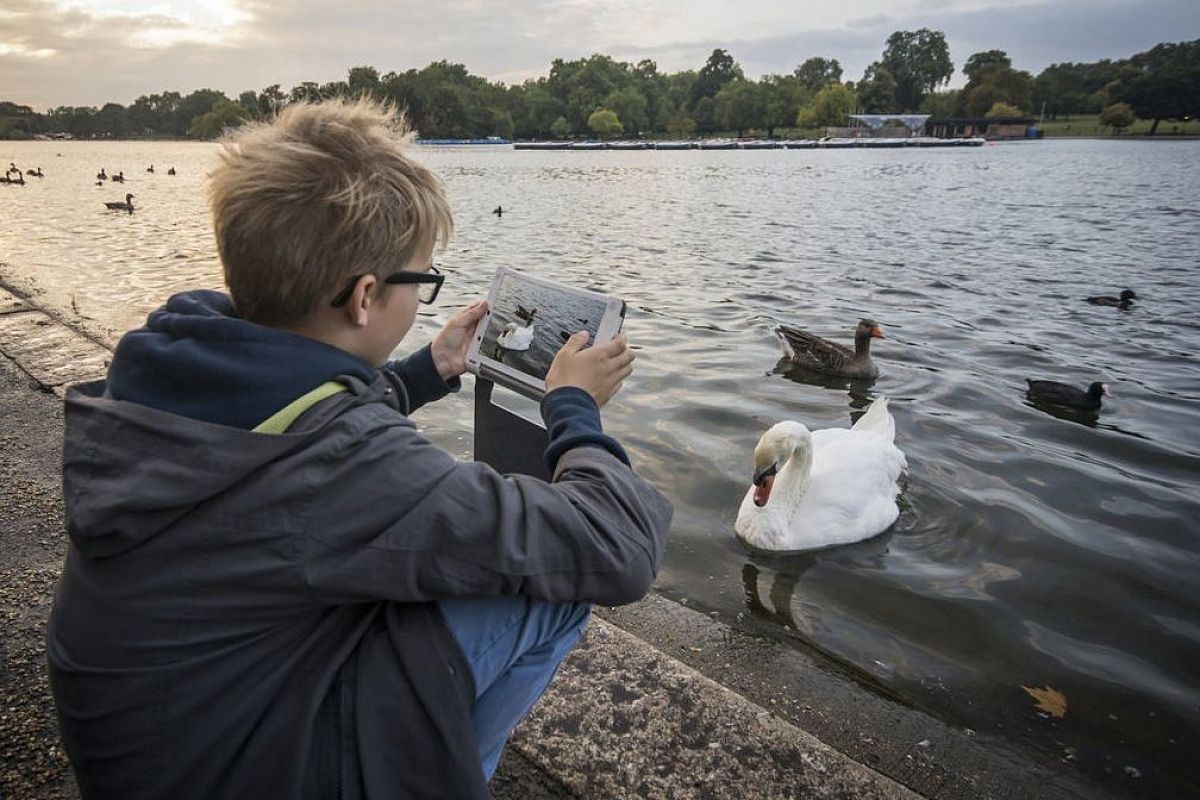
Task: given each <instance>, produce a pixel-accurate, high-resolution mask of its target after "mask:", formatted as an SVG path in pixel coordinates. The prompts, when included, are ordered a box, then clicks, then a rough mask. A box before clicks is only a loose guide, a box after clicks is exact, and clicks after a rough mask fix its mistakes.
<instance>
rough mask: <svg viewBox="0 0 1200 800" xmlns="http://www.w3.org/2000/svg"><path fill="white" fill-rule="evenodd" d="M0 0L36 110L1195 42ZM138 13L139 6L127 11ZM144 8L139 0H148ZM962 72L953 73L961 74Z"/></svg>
mask: <svg viewBox="0 0 1200 800" xmlns="http://www.w3.org/2000/svg"><path fill="white" fill-rule="evenodd" d="M845 5H848V4H841V5H839V4H830V3H823V2H794V1H793V2H786V3H780V2H777V1H776V0H738V1H737V2H731V1H730V0H659V2H646V1H644V0H508V2H505V3H493V2H486V0H443V1H442V2H437V3H434V2H417V0H397V1H396V2H379V1H378V0H343V1H342V2H338V3H328V2H324V0H298V2H286V0H203V2H196V0H193V2H184V0H156V2H153V3H145V2H141V3H139V2H135V0H108V2H101V1H100V0H59V1H58V2H52V1H51V0H5V2H4V7H3V9H0V86H3V87H5V88H4V90H3V91H4V92H5V94H6V95H7V96H5V97H0V99H6V100H12V101H15V102H21V103H26V104H29V105H33V106H35V107H37V108H46V107H49V106H51V105H63V104H72V105H85V104H86V105H100V104H102V103H104V102H107V101H116V102H120V103H123V104H128V103H130V102H132V101H133V100H134V99H135V98H136V97H137V96H139V95H142V94H147V93H152V92H158V91H162V90H164V89H171V90H176V91H180V92H188V91H191V90H193V89H196V88H202V87H211V88H215V89H221V90H223V91H225V92H227V93H228V94H231V95H235V94H236V93H238V92H239V91H241V90H243V89H251V88H253V89H259V88H262V87H263V86H266V85H269V84H272V83H279V84H281V85H282V86H283V87H284V88H285V89H287V88H290V87H291V86H294V85H295V84H297V83H299V82H300V81H303V80H312V81H317V82H325V81H330V80H342V79H345V77H346V73H347V71H348V70H349V68H350V67H353V66H362V65H370V66H374V67H376V68H378V69H379V70H380V72H388V71H392V70H396V71H403V70H405V69H409V68H414V67H417V68H419V67H422V66H424V65H426V64H428V63H429V62H431V61H435V60H442V59H446V60H449V61H454V62H458V63H462V64H465V65H466V67H467V68H468V69H469V70H470V71H472V72H473V73H475V74H479V75H484V76H486V77H488V78H491V79H494V80H505V81H508V82H513V81H519V80H522V79H524V78H527V77H531V76H536V75H544V74H546V73H547V72H548V70H549V67H550V62H551V61H552V60H553V59H554V58H566V59H572V58H581V57H585V56H587V55H589V54H591V53H595V52H602V53H608V54H610V55H612V56H614V57H616V58H618V59H621V60H628V61H637V60H640V59H642V58H650V59H653V60H654V61H656V62H657V63H658V65H659V68H660V69H662V70H664V71H672V72H673V71H677V70H681V69H695V68H699V67H700V66H701V65H702V64H703V63H704V60H705V59H706V58H707V57H708V55H709V53H710V52H711V51H712V50H713V49H714V48H717V47H722V48H725V49H727V50H729V51H730V52H731V53H732V54H733V55H734V57H735V58H737V59H738V61H739V62H740V63H741V64H742V66H743V68H744V69H745V70H746V72H747V73H748V74H749V75H751V76H757V75H761V74H764V73H769V72H790V71H791V70H792V69H794V68H795V66H796V65H797V64H799V63H800V62H801V61H803V60H804V59H805V58H808V57H809V56H814V55H822V56H827V57H833V58H837V59H838V60H839V61H840V62H841V64H842V66H843V67H844V69H845V74H846V77H847V78H850V79H856V78H858V77H859V76H860V75H862V71H863V69H864V68H865V67H866V66H867V64H869V63H870V62H871V61H874V60H875V59H877V58H878V57H879V54H880V53H881V52H882V50H883V46H884V41H885V40H886V38H887V36H888V35H889V34H890V33H891V32H892V31H894V30H900V29H905V30H910V29H915V28H920V27H930V28H934V29H937V30H942V31H945V33H946V36H947V39H948V41H949V43H950V47H951V56H952V58H953V60H954V62H955V63H956V64H958V65H961V64H962V63H963V61H965V60H966V58H967V56H968V55H970V54H971V53H973V52H977V51H979V50H989V49H993V48H999V49H1003V50H1006V51H1007V52H1008V53H1009V55H1010V56H1011V57H1012V58H1013V62H1014V64H1015V65H1016V66H1018V67H1020V68H1023V69H1028V70H1031V71H1034V72H1037V71H1040V70H1041V69H1042V68H1043V67H1045V66H1046V65H1048V64H1050V63H1051V62H1055V61H1091V60H1096V59H1099V58H1119V57H1124V56H1128V55H1130V54H1132V53H1134V52H1138V51H1140V50H1145V49H1148V48H1149V47H1151V46H1153V45H1154V44H1156V43H1158V42H1161V41H1180V40H1183V39H1191V38H1198V37H1200V3H1196V2H1195V0H1148V2H1144V3H1139V2H1136V0H1093V1H1092V2H1091V3H1089V4H1087V5H1080V4H1078V3H1076V2H1074V0H1048V1H1047V2H1038V1H1037V0H909V2H907V3H900V4H897V3H896V2H894V0H861V2H858V3H855V4H854V7H853V8H852V9H850V8H843V6H845ZM139 9H145V10H143V11H139ZM151 9H152V10H151ZM959 82H961V78H960V79H959Z"/></svg>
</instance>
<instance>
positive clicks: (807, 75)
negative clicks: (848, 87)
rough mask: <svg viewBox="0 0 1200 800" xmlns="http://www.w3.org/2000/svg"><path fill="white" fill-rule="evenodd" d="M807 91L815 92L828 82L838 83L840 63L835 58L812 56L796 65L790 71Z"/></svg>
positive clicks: (840, 72)
mask: <svg viewBox="0 0 1200 800" xmlns="http://www.w3.org/2000/svg"><path fill="white" fill-rule="evenodd" d="M792 74H793V75H795V76H796V77H797V78H798V79H799V80H800V83H801V84H803V85H804V88H806V89H808V91H809V92H812V93H814V94H815V93H817V92H819V91H821V90H822V89H824V88H825V86H827V85H828V84H830V83H840V82H841V80H842V65H841V64H839V63H838V60H837V59H836V58H822V57H821V56H813V57H812V58H810V59H808V60H806V61H805V62H804V63H803V64H801V65H800V66H798V67H796V70H795V72H793V73H792Z"/></svg>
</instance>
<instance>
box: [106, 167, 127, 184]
mask: <svg viewBox="0 0 1200 800" xmlns="http://www.w3.org/2000/svg"><path fill="white" fill-rule="evenodd" d="M109 180H112V181H115V182H116V183H124V182H125V172H124V170H122V171H121V172H118V173H117V174H116V175H112V176H110V177H109Z"/></svg>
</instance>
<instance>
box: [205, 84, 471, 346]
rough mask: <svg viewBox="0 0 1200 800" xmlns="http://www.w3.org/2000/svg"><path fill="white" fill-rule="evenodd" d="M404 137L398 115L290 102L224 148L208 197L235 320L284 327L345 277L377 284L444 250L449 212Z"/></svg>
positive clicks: (372, 105)
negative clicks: (368, 275)
mask: <svg viewBox="0 0 1200 800" xmlns="http://www.w3.org/2000/svg"><path fill="white" fill-rule="evenodd" d="M412 137H413V133H412V132H411V131H409V129H408V126H407V123H406V122H405V119H404V116H403V115H401V114H397V113H396V112H395V111H394V110H393V109H391V108H390V107H387V106H382V105H380V104H378V103H376V102H374V101H370V100H366V99H362V100H357V101H344V100H335V101H331V102H325V103H293V104H292V105H290V106H288V107H287V108H285V109H284V110H283V111H282V112H281V113H280V114H279V116H278V117H277V118H276V119H274V120H271V121H266V122H257V123H252V124H249V125H246V126H244V127H242V128H240V129H238V130H237V131H236V132H234V133H233V134H232V135H231V136H230V137H229V138H228V139H227V140H226V141H225V143H224V145H223V147H222V149H221V153H220V162H219V164H218V166H217V168H216V169H215V170H214V171H213V173H212V174H211V175H210V180H209V190H208V198H209V204H210V205H211V206H212V214H213V228H214V231H215V233H216V237H217V249H218V251H219V253H220V256H221V264H222V266H223V267H224V270H225V283H226V285H227V286H228V287H229V293H230V295H231V296H232V297H233V302H234V305H235V306H236V308H237V310H238V313H239V314H241V315H242V317H243V318H245V319H247V320H250V321H251V322H256V323H259V324H262V325H274V326H279V325H287V324H289V323H292V322H295V321H296V320H298V319H300V318H302V317H304V316H306V315H307V314H309V313H311V312H312V311H314V310H316V309H317V308H318V307H319V305H320V304H321V303H328V302H329V301H330V299H331V298H332V297H333V296H334V295H336V294H337V292H338V289H339V288H341V287H342V286H344V285H345V283H346V282H347V281H348V280H349V279H350V277H351V276H353V275H361V274H365V273H372V274H374V275H375V276H376V277H378V278H383V277H385V276H386V275H388V274H390V273H392V272H396V271H397V270H400V269H402V268H404V267H406V266H408V265H409V264H411V263H412V262H413V260H414V259H417V258H423V257H424V255H425V254H426V253H428V252H429V251H430V250H432V249H433V247H434V246H435V245H436V244H437V243H438V242H441V244H442V245H443V246H445V244H446V243H447V242H448V241H449V238H450V234H451V233H452V232H453V228H454V221H453V218H452V216H451V214H450V206H449V203H448V202H447V200H446V195H445V192H444V190H443V188H442V184H441V181H439V180H438V178H437V177H436V176H435V175H434V174H433V173H432V172H430V171H429V170H428V169H426V168H425V167H423V166H421V165H420V164H417V163H416V162H414V161H413V160H411V159H410V158H408V157H407V156H406V155H405V154H404V152H403V148H404V146H405V145H406V144H408V142H409V141H410V140H411V139H412Z"/></svg>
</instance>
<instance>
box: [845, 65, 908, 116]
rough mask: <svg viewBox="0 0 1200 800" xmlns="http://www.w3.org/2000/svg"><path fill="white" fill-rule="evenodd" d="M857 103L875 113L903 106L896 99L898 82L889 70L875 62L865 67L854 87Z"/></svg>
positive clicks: (890, 110)
mask: <svg viewBox="0 0 1200 800" xmlns="http://www.w3.org/2000/svg"><path fill="white" fill-rule="evenodd" d="M855 91H856V92H857V94H858V102H859V105H861V106H862V107H863V110H865V111H868V112H873V113H876V114H887V113H889V112H895V111H897V110H899V109H901V108H903V106H902V105H901V104H900V101H899V100H898V99H897V93H898V92H899V84H898V83H897V82H896V77H895V76H894V75H892V72H891V70H889V69H888V68H887V67H884V66H882V65H881V64H879V62H876V63H874V64H872V65H870V66H869V67H867V70H866V72H865V73H864V74H863V79H862V80H861V81H859V82H858V86H856V87H855Z"/></svg>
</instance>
